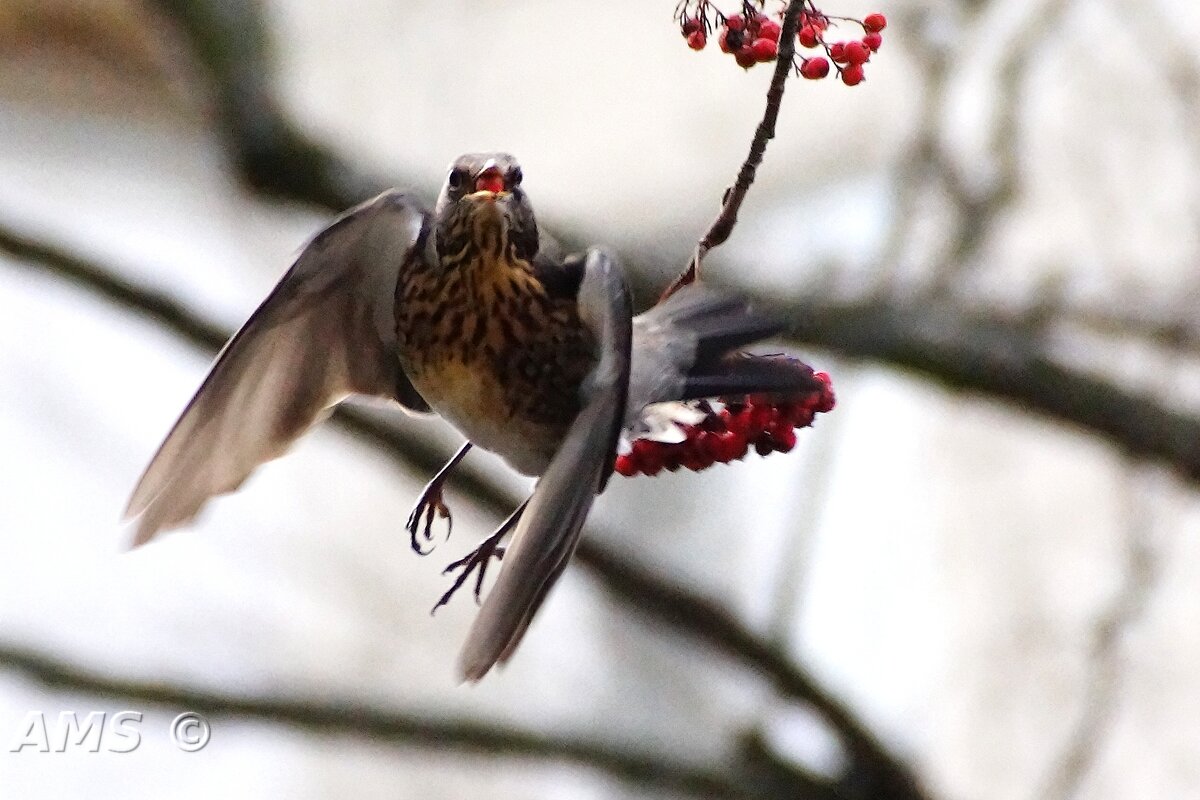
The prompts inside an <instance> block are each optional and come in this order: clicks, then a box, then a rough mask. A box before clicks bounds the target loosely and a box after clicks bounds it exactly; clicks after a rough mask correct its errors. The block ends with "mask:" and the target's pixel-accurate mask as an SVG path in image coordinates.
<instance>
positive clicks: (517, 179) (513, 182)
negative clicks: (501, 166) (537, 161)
mask: <svg viewBox="0 0 1200 800" xmlns="http://www.w3.org/2000/svg"><path fill="white" fill-rule="evenodd" d="M524 177H525V176H524V175H523V174H522V173H521V168H520V167H513V168H512V170H511V171H510V172H509V173H508V185H509V186H520V185H521V178H524Z"/></svg>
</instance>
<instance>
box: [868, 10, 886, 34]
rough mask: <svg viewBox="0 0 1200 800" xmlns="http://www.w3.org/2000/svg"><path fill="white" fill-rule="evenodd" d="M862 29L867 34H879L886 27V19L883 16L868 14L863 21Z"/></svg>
mask: <svg viewBox="0 0 1200 800" xmlns="http://www.w3.org/2000/svg"><path fill="white" fill-rule="evenodd" d="M863 27H864V28H866V29H867V32H869V33H879V32H880V31H881V30H883V29H884V28H886V27H887V17H885V16H884V15H883V14H868V15H867V18H866V19H864V20H863Z"/></svg>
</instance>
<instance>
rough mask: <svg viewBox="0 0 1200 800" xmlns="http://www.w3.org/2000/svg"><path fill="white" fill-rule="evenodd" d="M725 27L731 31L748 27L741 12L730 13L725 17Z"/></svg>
mask: <svg viewBox="0 0 1200 800" xmlns="http://www.w3.org/2000/svg"><path fill="white" fill-rule="evenodd" d="M725 27H726V28H729V30H731V31H742V30H745V29H746V18H745V17H743V16H742V15H741V14H730V15H729V16H728V17H726V18H725Z"/></svg>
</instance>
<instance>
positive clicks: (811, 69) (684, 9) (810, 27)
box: [677, 0, 887, 86]
mask: <svg viewBox="0 0 1200 800" xmlns="http://www.w3.org/2000/svg"><path fill="white" fill-rule="evenodd" d="M758 5H759V6H761V5H762V3H761V2H759V3H758ZM677 14H678V15H679V23H680V28H681V30H682V33H683V36H684V38H685V39H686V40H687V44H688V47H690V48H692V49H693V50H703V49H704V47H705V45H707V44H708V36H709V34H710V33H711V32H713V31H714V30H716V31H718V37H717V45H718V46H719V47H720V48H721V52H722V53H728V54H730V55H732V56H733V57H734V59H735V60H736V61H737V63H738V66H741V67H743V68H744V69H750V67H752V66H754V65H755V64H762V63H766V62H770V61H774V60H775V59H776V57H777V56H778V55H779V36H780V33H781V31H782V29H781V26H780V23H779V22H778V21H776V19H773V18H771V17H770V16H768V15H766V14H764V13H763V12H762V11H759V10H756V9H755V8H754V6H753V4H752V0H743V2H742V13H739V14H730V15H728V16H726V15H724V14H722V13H721V12H720V11H718V10H716V9H715V8H713V7H712V6H711V3H710V0H694V8H693V2H689V1H688V0H685V2H683V3H681V4H680V7H679V9H677ZM710 14H712V15H713V16H714V17H715V19H716V25H715V27H714V25H713V24H712V23H711V22H710V17H709V15H710ZM782 15H783V11H782V10H781V11H780V12H779V14H778V15H777V16H778V17H779V19H782ZM831 20H839V21H842V22H850V23H854V24H856V25H859V26H861V27H862V29H863V34H864V35H863V37H862V38H861V39H850V40H845V41H836V42H829V41H827V40H826V32H827V31H828V29H829V27H830V25H831ZM886 27H887V18H886V17H884V16H883V14H868V15H867V16H866V17H865V18H864V19H861V20H857V19H851V18H848V17H830V16H828V15H826V14H824V13H822V12H821V11H819V10H817V9H816V7H815V6H813V5H812V4H811V3H810V4H808V10H806V11H804V12H802V13H801V14H800V19H799V28H798V30H797V31H796V39H797V41H798V42H799V44H800V46H801V47H804V48H808V49H813V48H817V47H820V48H822V49H824V50H825V53H826V55H827V56H828V58H826V56H808V57H806V56H796V59H795V67H796V72H797V74H799V75H802V76H803V77H805V78H808V79H809V80H819V79H821V78H824V77H825V76H827V75H828V74H829V69H830V66H829V65H830V61H832V62H833V64H834V69H835V70H836V71H837V75H838V76H839V77H840V78H841V79H842V83H844V84H846V85H847V86H855V85H857V84H859V83H862V80H863V77H864V76H863V65H864V64H866V63H867V62H868V61H870V60H871V54H872V53H874V52H876V51H877V50H879V47H880V45H882V44H883V35H882V31H883V29H884V28H886Z"/></svg>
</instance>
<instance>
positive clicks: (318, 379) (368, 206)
mask: <svg viewBox="0 0 1200 800" xmlns="http://www.w3.org/2000/svg"><path fill="white" fill-rule="evenodd" d="M429 226H430V221H429V214H428V212H426V211H425V210H424V209H423V208H422V207H421V206H420V204H418V203H417V202H416V201H414V200H413V199H411V198H409V197H407V196H405V195H403V194H400V193H398V192H394V191H391V192H385V193H384V194H382V195H380V196H378V197H376V198H375V199H373V200H370V201H368V202H366V203H363V204H362V205H360V206H358V207H357V208H354V209H352V210H350V211H348V212H346V213H345V214H344V215H342V216H341V217H339V218H338V219H337V220H336V221H335V222H333V223H332V224H331V225H330V226H329V227H328V228H326V229H325V230H324V231H322V232H321V233H320V234H318V235H317V236H316V237H315V238H314V239H313V240H312V242H311V243H309V245H308V246H307V247H306V248H305V249H304V251H303V252H302V253H301V254H300V257H299V258H298V259H297V260H296V263H295V264H294V265H293V266H292V268H291V269H290V270H288V272H287V274H286V275H284V276H283V278H282V279H281V280H280V281H279V283H278V285H276V287H275V289H274V290H273V291H272V292H271V294H270V295H269V296H268V297H267V299H266V300H264V301H263V303H262V305H260V306H259V307H258V310H257V311H255V312H254V314H253V315H252V316H251V317H250V319H249V320H248V321H247V322H246V324H245V325H243V326H242V328H241V330H239V331H238V332H237V334H236V335H235V336H234V337H233V339H231V340H230V341H229V343H228V344H227V345H226V346H225V348H224V349H223V350H222V351H221V354H220V355H219V356H218V357H217V360H216V362H215V363H214V364H213V367H212V370H211V371H210V372H209V373H208V377H206V378H205V379H204V383H203V384H201V386H200V388H199V390H197V392H196V395H195V396H194V397H193V398H192V400H191V402H190V403H188V406H187V408H186V409H184V411H183V414H182V415H181V416H180V417H179V421H178V422H176V423H175V427H174V428H173V429H172V430H171V432H170V434H169V435H168V436H167V438H166V440H165V441H164V442H163V443H162V445H161V446H160V447H159V449H158V452H157V453H156V454H155V456H154V459H153V460H152V461H151V462H150V465H149V466H148V467H147V468H146V471H145V473H144V474H143V475H142V478H141V480H140V481H139V482H138V485H137V488H136V489H134V491H133V496H132V497H131V498H130V500H129V506H128V508H127V509H126V512H125V515H126V518H130V517H134V516H137V515H139V514H140V515H141V519H140V520H139V521H138V526H137V533H136V537H135V539H134V542H133V544H134V546H137V545H141V544H144V543H145V542H147V541H149V540H150V539H151V538H152V537H153V536H154V535H155V534H156V533H157V532H158V531H160V530H164V529H167V528H171V527H175V526H178V525H181V524H183V523H185V522H187V521H188V520H190V519H191V518H192V517H194V516H195V515H196V513H197V512H198V511H199V509H200V507H201V506H202V505H203V504H204V503H205V502H206V501H207V500H208V499H209V498H211V497H213V496H215V495H219V494H223V493H225V492H230V491H233V490H234V489H236V488H237V487H238V486H240V485H241V484H242V482H243V481H244V480H245V479H246V477H247V476H249V474H250V472H251V471H252V470H253V469H254V468H255V467H256V466H258V465H259V464H261V463H263V462H265V461H269V460H271V459H273V458H277V457H278V456H280V455H282V454H283V453H284V451H285V450H287V448H288V447H289V446H290V445H291V443H292V442H293V441H295V440H296V439H297V438H298V437H299V436H300V435H301V434H303V433H304V432H305V431H306V430H307V429H308V428H309V426H311V425H312V424H313V423H314V422H316V421H317V420H319V419H320V418H321V417H322V415H323V414H325V413H327V410H328V409H329V407H331V406H332V405H334V404H336V403H337V402H339V401H340V400H342V399H343V398H344V397H346V396H347V395H349V394H366V395H376V396H380V397H388V398H394V399H396V400H398V401H399V402H400V403H401V404H402V405H403V406H405V407H406V408H408V409H409V410H412V411H428V410H429V406H428V404H427V403H426V402H425V401H424V400H423V399H422V398H421V396H420V394H418V393H417V391H416V389H415V388H413V385H412V383H411V382H410V381H409V380H408V378H407V377H406V376H405V374H404V372H403V370H402V369H401V366H400V363H399V361H398V359H397V355H396V314H395V311H396V297H395V296H396V283H397V277H398V276H399V274H400V272H401V270H402V269H404V268H405V266H406V265H408V264H410V263H411V262H412V260H413V259H420V258H425V257H426V255H425V245H426V240H427V238H428V234H429Z"/></svg>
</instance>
